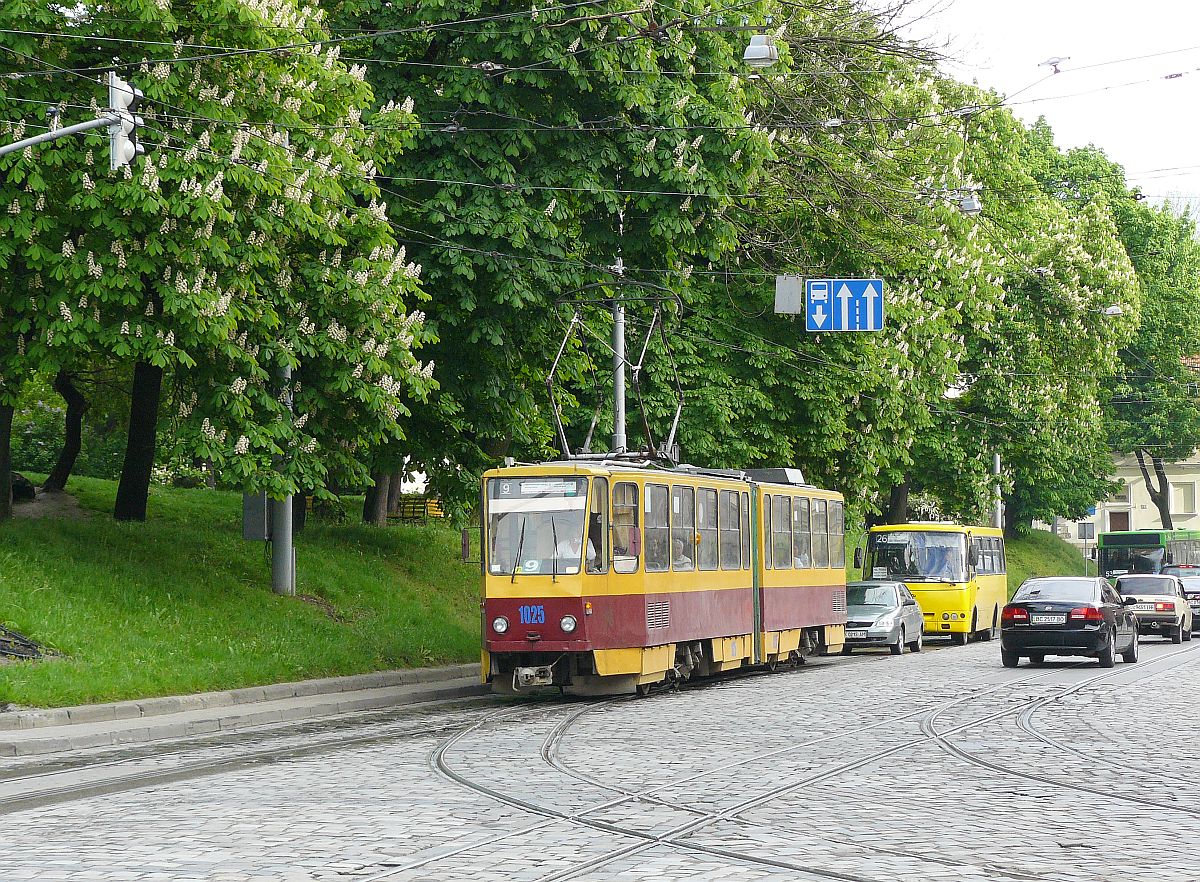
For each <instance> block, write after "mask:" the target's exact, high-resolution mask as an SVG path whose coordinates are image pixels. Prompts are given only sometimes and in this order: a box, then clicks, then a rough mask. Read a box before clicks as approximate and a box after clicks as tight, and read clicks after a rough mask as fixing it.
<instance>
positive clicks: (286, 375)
mask: <svg viewBox="0 0 1200 882" xmlns="http://www.w3.org/2000/svg"><path fill="white" fill-rule="evenodd" d="M279 376H280V379H282V380H283V385H284V386H285V387H286V386H287V384H288V381H290V380H291V378H292V369H291V368H290V367H287V366H285V367H284V368H283V369H282V370H281V371H280V374H279ZM285 403H286V404H287V407H288V409H289V410H291V407H292V396H291V393H290V392H289V393H288V395H287V398H286V402H285ZM271 590H272V591H273V592H275V593H276V594H283V595H286V596H288V597H291V596H293V595H295V593H296V556H295V551H294V550H293V548H292V496H291V494H288V495H287V496H285V497H284V498H283V499H275V500H272V502H271Z"/></svg>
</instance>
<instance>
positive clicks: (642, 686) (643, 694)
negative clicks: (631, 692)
mask: <svg viewBox="0 0 1200 882" xmlns="http://www.w3.org/2000/svg"><path fill="white" fill-rule="evenodd" d="M652 691H654V684H653V683H638V685H637V696H638V698H648V697H649V696H650V693H651V692H652Z"/></svg>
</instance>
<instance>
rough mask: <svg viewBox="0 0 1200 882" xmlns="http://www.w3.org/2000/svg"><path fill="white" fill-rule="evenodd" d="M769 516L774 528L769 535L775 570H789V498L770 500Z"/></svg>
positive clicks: (790, 544) (790, 514)
mask: <svg viewBox="0 0 1200 882" xmlns="http://www.w3.org/2000/svg"><path fill="white" fill-rule="evenodd" d="M771 509H772V511H771V515H772V521H773V523H774V528H773V531H772V533H771V540H772V541H771V544H772V550H773V551H774V558H775V569H777V570H790V569H791V568H792V499H791V497H790V496H776V497H775V498H774V499H772V500H771Z"/></svg>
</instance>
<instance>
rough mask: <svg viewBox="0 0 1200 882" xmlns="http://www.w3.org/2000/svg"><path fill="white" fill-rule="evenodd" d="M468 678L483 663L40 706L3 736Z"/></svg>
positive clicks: (13, 719) (19, 714) (6, 723)
mask: <svg viewBox="0 0 1200 882" xmlns="http://www.w3.org/2000/svg"><path fill="white" fill-rule="evenodd" d="M464 677H474V678H475V679H476V681H478V679H479V665H477V664H466V665H448V666H446V667H441V668H414V669H412V670H402V671H375V672H372V673H369V674H353V675H351V676H349V677H325V678H323V679H320V680H299V681H296V682H294V683H272V684H268V685H266V686H248V687H246V688H244V689H229V690H225V691H221V692H198V693H196V694H195V695H167V696H162V697H160V698H140V699H134V700H131V701H114V702H109V703H107V704H83V705H78V706H75V707H55V708H35V709H24V710H16V711H9V712H7V713H0V732H11V731H13V730H14V729H36V728H41V727H43V726H70V725H74V724H76V723H103V722H110V721H113V720H135V719H139V718H142V717H153V716H159V715H162V714H176V713H181V712H185V711H198V710H208V709H210V708H219V707H230V706H233V705H238V704H251V703H254V702H261V701H279V700H281V699H287V698H302V697H305V696H312V695H329V694H336V693H338V692H358V691H361V690H364V689H386V688H389V687H395V686H409V685H415V684H419V683H439V682H444V681H446V680H456V679H461V678H464Z"/></svg>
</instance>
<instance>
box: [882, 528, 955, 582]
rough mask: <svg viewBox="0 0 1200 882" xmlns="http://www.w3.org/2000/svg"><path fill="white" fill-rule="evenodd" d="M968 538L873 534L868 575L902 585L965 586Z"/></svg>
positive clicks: (912, 533)
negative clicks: (963, 584)
mask: <svg viewBox="0 0 1200 882" xmlns="http://www.w3.org/2000/svg"><path fill="white" fill-rule="evenodd" d="M966 548H967V537H966V535H965V534H963V533H943V532H922V531H919V530H912V531H898V532H895V533H872V534H871V535H870V538H869V540H868V543H867V567H868V569H867V575H868V576H870V577H871V578H872V579H899V580H901V581H903V582H952V583H958V582H965V581H967V569H966V559H967V555H966Z"/></svg>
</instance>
